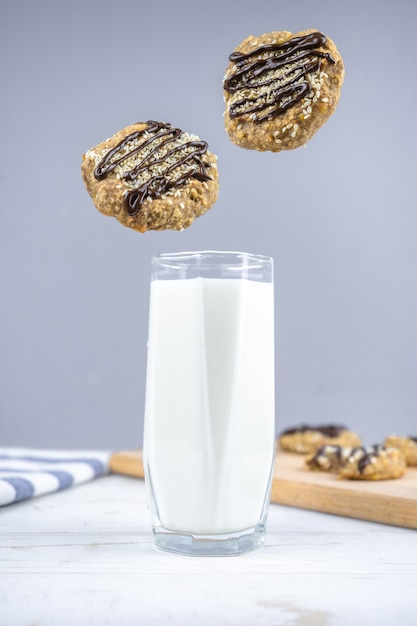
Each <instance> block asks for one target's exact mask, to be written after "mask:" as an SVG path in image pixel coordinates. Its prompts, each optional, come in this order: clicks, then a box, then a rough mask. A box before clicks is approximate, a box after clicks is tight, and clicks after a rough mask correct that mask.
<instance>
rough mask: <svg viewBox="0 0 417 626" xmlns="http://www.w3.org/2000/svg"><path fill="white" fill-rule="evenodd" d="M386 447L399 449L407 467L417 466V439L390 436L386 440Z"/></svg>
mask: <svg viewBox="0 0 417 626" xmlns="http://www.w3.org/2000/svg"><path fill="white" fill-rule="evenodd" d="M384 445H385V446H387V447H391V448H398V450H401V452H402V453H403V455H404V457H405V462H406V463H407V465H410V466H413V467H416V466H417V437H400V436H398V435H390V436H389V437H386V438H385V441H384Z"/></svg>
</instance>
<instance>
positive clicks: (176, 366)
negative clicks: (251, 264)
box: [144, 278, 274, 534]
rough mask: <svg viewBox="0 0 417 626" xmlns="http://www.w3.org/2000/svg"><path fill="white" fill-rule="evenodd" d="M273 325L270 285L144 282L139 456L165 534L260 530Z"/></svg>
mask: <svg viewBox="0 0 417 626" xmlns="http://www.w3.org/2000/svg"><path fill="white" fill-rule="evenodd" d="M273 317H274V315H273V285H272V283H261V282H255V281H250V280H245V279H243V280H240V279H233V278H231V279H218V278H193V279H187V280H155V281H153V282H152V283H151V300H150V322H149V340H148V369H147V393H146V398H147V399H146V408H145V413H146V415H145V443H144V451H145V464H146V465H147V472H148V482H149V485H150V484H151V485H152V491H153V497H154V500H155V508H156V509H157V511H158V514H159V519H160V522H161V524H162V526H163V527H164V528H166V529H170V530H174V531H184V532H190V533H194V534H213V533H217V534H220V533H231V532H235V531H240V530H243V529H249V528H253V527H254V526H256V524H257V523H258V522H259V520H260V518H261V514H262V509H263V506H264V501H265V495H266V494H267V487H268V482H269V479H270V473H271V465H272V459H273V445H274V319H273ZM268 495H269V494H268Z"/></svg>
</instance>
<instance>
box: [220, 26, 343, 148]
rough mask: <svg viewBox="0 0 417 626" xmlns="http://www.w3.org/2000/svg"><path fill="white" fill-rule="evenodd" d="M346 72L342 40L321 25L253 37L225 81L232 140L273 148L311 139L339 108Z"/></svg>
mask: <svg viewBox="0 0 417 626" xmlns="http://www.w3.org/2000/svg"><path fill="white" fill-rule="evenodd" d="M343 78H344V66H343V60H342V57H341V56H340V54H339V52H338V50H337V48H336V45H335V44H334V42H333V41H332V40H331V39H330V38H329V37H327V36H325V35H323V34H322V33H320V32H318V31H315V30H311V29H310V30H303V31H300V32H299V33H296V34H292V33H290V32H287V31H281V32H272V33H268V34H264V35H262V36H261V37H256V38H255V37H252V36H250V37H248V38H247V39H245V40H244V41H243V42H242V43H241V44H240V45H239V46H237V48H236V49H235V51H234V52H233V53H232V54H231V55H230V57H229V65H228V67H227V69H226V74H225V77H224V81H223V89H224V98H225V112H224V122H225V128H226V131H227V134H228V135H229V138H230V140H231V141H232V142H233V143H235V144H237V145H238V146H240V147H241V148H248V149H251V150H262V151H264V150H270V151H272V152H280V151H281V150H292V149H294V148H298V147H299V146H302V145H305V144H306V143H307V142H308V141H309V140H310V139H311V138H312V137H313V135H315V133H316V132H317V131H318V130H319V128H320V127H321V126H323V124H324V123H325V122H326V121H327V120H328V118H329V117H330V116H331V115H332V113H333V112H334V110H335V108H336V105H337V103H338V101H339V98H340V90H341V87H342V83H343Z"/></svg>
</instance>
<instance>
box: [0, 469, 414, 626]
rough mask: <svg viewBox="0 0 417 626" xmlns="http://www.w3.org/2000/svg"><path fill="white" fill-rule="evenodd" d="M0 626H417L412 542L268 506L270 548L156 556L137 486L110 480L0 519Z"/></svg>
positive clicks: (373, 527)
mask: <svg viewBox="0 0 417 626" xmlns="http://www.w3.org/2000/svg"><path fill="white" fill-rule="evenodd" d="M0 624H1V625H2V626H55V625H59V626H65V625H68V626H69V625H71V626H83V625H87V624H89V625H90V624H94V625H99V626H106V625H107V624H112V625H113V624H114V625H117V626H124V625H135V626H138V625H142V624H143V625H144V626H152V625H153V624H158V625H160V624H168V625H181V626H187V625H193V626H211V625H213V626H217V625H223V624H224V625H236V626H242V625H253V626H262V625H265V626H279V625H281V624H282V625H288V626H339V625H344V626H353V625H355V626H365V625H369V624H378V626H397V625H399V624H401V626H408V625H410V626H411V625H412V626H415V625H416V624H417V533H416V531H414V530H405V529H402V528H396V527H391V526H385V525H379V524H373V523H369V522H360V521H356V520H351V519H346V518H342V517H336V516H331V515H326V514H320V513H315V512H309V511H303V510H299V509H295V508H290V507H283V506H278V505H272V506H271V509H270V514H269V524H268V532H267V539H266V545H265V547H263V548H261V549H260V550H258V551H256V552H253V553H250V554H247V555H243V556H239V557H222V558H207V557H198V558H195V557H186V556H177V555H173V554H169V553H165V552H161V551H158V550H156V549H155V548H154V547H153V543H152V538H151V534H150V528H149V520H148V512H147V508H146V504H145V493H144V484H143V482H142V481H140V480H137V479H134V478H128V477H124V476H116V475H110V476H106V477H104V478H100V479H98V480H96V481H95V482H93V483H89V484H85V485H82V486H79V487H76V488H73V489H70V490H68V491H65V492H60V493H58V494H54V495H48V496H43V497H40V498H37V499H33V500H31V501H27V502H22V503H20V504H16V505H12V506H9V507H5V508H3V509H1V510H0Z"/></svg>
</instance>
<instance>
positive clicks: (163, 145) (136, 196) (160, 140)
mask: <svg viewBox="0 0 417 626" xmlns="http://www.w3.org/2000/svg"><path fill="white" fill-rule="evenodd" d="M182 135H183V131H182V130H180V129H179V128H173V127H172V126H171V124H168V123H165V122H153V121H148V122H147V127H146V128H144V129H143V130H138V131H135V132H133V133H130V134H129V135H127V136H126V137H125V138H124V139H122V141H120V142H119V143H118V144H117V145H116V146H115V147H114V148H112V149H111V150H109V152H107V153H106V154H105V155H104V157H103V158H102V160H101V161H100V163H99V164H98V165H97V167H96V169H95V170H94V176H95V178H96V179H97V180H104V179H105V178H106V177H107V176H108V175H109V174H110V172H112V171H113V170H114V169H116V168H117V167H119V166H120V167H121V169H124V168H123V165H126V163H125V162H126V160H130V161H131V163H129V167H130V165H133V167H131V169H127V170H126V171H124V172H123V174H121V176H120V178H121V179H122V180H124V181H125V182H127V183H129V184H130V185H131V186H132V189H129V190H128V191H126V193H125V195H124V204H125V209H126V211H127V213H128V214H129V215H131V216H133V215H136V214H137V213H138V211H139V210H140V208H141V206H142V204H143V202H144V201H145V200H146V199H147V198H151V199H156V198H159V197H160V196H161V195H162V194H163V193H166V192H167V191H169V190H171V189H174V188H177V187H180V186H181V185H182V184H184V183H186V182H187V181H188V180H189V179H190V178H195V179H197V180H199V181H202V182H204V181H206V180H210V179H211V178H210V176H208V175H207V173H206V170H207V168H209V167H210V163H207V162H205V161H203V160H202V159H201V156H202V155H203V154H205V153H206V152H207V148H208V146H207V143H206V142H205V141H199V140H187V138H185V140H183V141H182V140H181V139H182Z"/></svg>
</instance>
